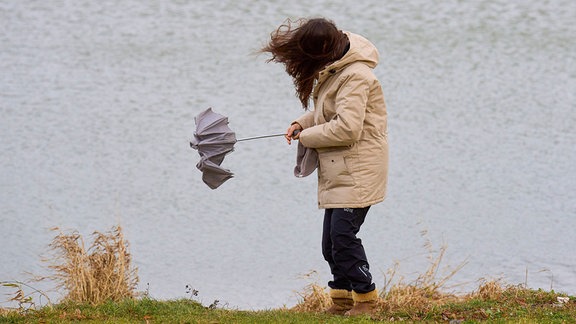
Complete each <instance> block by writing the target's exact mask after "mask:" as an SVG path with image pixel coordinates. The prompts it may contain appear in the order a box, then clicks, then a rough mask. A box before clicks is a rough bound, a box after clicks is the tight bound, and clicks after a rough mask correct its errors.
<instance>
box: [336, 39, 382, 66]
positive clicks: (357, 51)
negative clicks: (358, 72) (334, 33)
mask: <svg viewBox="0 0 576 324" xmlns="http://www.w3.org/2000/svg"><path fill="white" fill-rule="evenodd" d="M344 34H346V36H348V39H349V40H350V49H349V50H348V52H346V54H345V55H344V56H343V57H342V58H341V59H340V60H338V61H336V62H334V63H332V64H330V65H328V66H327V67H326V70H332V69H336V70H339V69H341V68H343V67H344V66H346V65H348V64H351V63H355V62H362V63H364V64H366V65H367V66H368V67H370V68H372V69H373V68H375V67H376V65H378V61H379V54H378V49H376V46H374V44H372V43H371V42H370V41H369V40H367V39H366V38H364V37H362V36H360V35H358V34H354V33H351V32H347V31H345V32H344Z"/></svg>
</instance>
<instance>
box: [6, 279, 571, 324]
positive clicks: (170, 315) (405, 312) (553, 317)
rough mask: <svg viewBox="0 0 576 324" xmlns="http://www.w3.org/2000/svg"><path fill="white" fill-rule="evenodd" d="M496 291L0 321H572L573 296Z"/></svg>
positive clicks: (148, 303) (190, 304)
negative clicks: (400, 300)
mask: <svg viewBox="0 0 576 324" xmlns="http://www.w3.org/2000/svg"><path fill="white" fill-rule="evenodd" d="M489 285H493V284H492V283H490V284H489ZM482 289H484V288H482ZM501 289H502V291H501V292H500V293H499V294H498V295H496V296H492V297H490V296H483V295H482V294H480V293H478V292H477V293H476V294H474V296H470V297H469V298H464V299H462V300H454V301H453V302H448V303H445V304H436V305H434V306H433V307H430V308H429V309H427V312H424V313H423V312H421V309H414V310H409V309H399V310H395V311H389V310H385V309H381V310H380V312H379V313H378V314H377V315H376V316H375V317H374V318H370V317H360V318H346V317H342V316H330V315H325V314H322V313H319V312H316V311H301V310H300V311H295V310H293V309H276V310H264V311H240V310H233V309H219V308H209V307H204V306H202V305H201V304H200V303H198V302H196V301H193V300H190V299H180V300H171V301H158V300H152V299H147V298H144V299H139V300H136V299H126V300H122V301H118V302H112V301H109V302H105V303H103V304H101V305H97V306H94V305H90V304H79V303H73V302H67V303H61V304H58V305H55V306H54V307H43V308H41V309H39V310H36V311H31V312H28V313H27V314H20V313H18V312H16V311H10V312H5V313H4V314H2V313H0V323H72V322H83V323H373V322H374V321H379V322H383V323H388V322H392V321H394V322H397V321H406V322H450V321H452V322H453V323H473V322H487V323H576V306H575V305H576V300H575V299H574V298H573V297H572V298H571V299H570V300H569V301H568V302H567V303H564V304H560V303H559V302H558V300H557V297H558V295H557V294H555V293H553V292H544V291H541V290H529V289H524V288H519V287H508V288H502V287H501ZM382 303H383V304H385V303H386V300H383V301H382ZM560 305H562V306H560Z"/></svg>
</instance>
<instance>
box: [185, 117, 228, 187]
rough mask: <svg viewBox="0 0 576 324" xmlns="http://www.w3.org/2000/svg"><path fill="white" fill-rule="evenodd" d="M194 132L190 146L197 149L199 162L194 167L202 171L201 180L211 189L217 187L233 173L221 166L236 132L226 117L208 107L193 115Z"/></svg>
mask: <svg viewBox="0 0 576 324" xmlns="http://www.w3.org/2000/svg"><path fill="white" fill-rule="evenodd" d="M194 122H195V123H196V132H194V137H193V138H192V140H191V141H190V146H191V147H192V148H193V149H195V150H198V154H200V162H198V164H196V167H197V168H198V169H199V170H200V171H202V181H204V183H206V184H207V185H208V187H210V188H211V189H216V188H218V187H219V186H220V185H221V184H223V183H224V182H225V181H226V180H228V179H230V178H232V177H233V176H234V174H233V173H232V172H230V170H228V169H225V168H223V167H221V166H220V165H221V164H222V161H224V157H225V156H226V154H228V153H230V152H232V151H234V144H236V134H235V133H234V132H233V131H232V130H231V129H230V127H229V126H228V117H225V116H223V115H220V114H217V113H215V112H213V111H212V108H208V109H206V110H204V111H203V112H201V113H199V114H198V115H197V116H196V117H194Z"/></svg>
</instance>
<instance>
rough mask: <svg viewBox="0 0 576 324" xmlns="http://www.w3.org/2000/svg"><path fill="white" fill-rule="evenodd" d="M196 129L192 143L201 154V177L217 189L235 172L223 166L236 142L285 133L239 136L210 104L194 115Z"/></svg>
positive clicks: (198, 166) (199, 164) (212, 187)
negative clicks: (225, 158)
mask: <svg viewBox="0 0 576 324" xmlns="http://www.w3.org/2000/svg"><path fill="white" fill-rule="evenodd" d="M194 122H195V123H196V131H195V132H194V136H193V138H192V140H191V141H190V146H191V147H192V148H193V149H195V150H197V151H198V154H200V162H198V164H196V167H197V168H198V169H199V170H200V171H202V181H204V183H205V184H207V185H208V187H210V188H211V189H216V188H218V187H219V186H220V185H222V184H223V183H224V182H225V181H226V180H228V179H230V178H232V177H233V176H234V173H232V172H231V171H230V170H228V169H225V168H223V167H222V166H221V164H222V161H224V157H225V156H226V154H228V153H230V152H232V151H234V144H236V142H240V141H247V140H253V139H259V138H266V137H273V136H284V134H273V135H262V136H254V137H248V138H242V139H236V134H235V133H234V132H233V131H232V130H231V129H230V127H229V126H228V117H226V116H223V115H220V114H217V113H215V112H214V111H212V108H208V109H206V110H204V111H203V112H201V113H199V114H198V115H197V116H196V117H194Z"/></svg>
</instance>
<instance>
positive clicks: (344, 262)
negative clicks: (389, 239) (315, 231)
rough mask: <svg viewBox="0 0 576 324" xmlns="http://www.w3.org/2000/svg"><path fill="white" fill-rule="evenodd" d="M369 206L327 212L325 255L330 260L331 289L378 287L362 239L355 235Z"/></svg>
mask: <svg viewBox="0 0 576 324" xmlns="http://www.w3.org/2000/svg"><path fill="white" fill-rule="evenodd" d="M369 208H370V207H365V208H355V209H351V208H334V209H326V211H325V213H324V228H323V232H322V254H323V255H324V259H325V260H326V261H327V262H328V265H329V266H330V270H331V272H332V275H333V280H332V281H330V282H328V286H329V287H330V288H332V289H346V290H354V291H355V292H357V293H366V292H370V291H372V290H374V289H375V285H374V284H373V283H372V275H371V274H370V266H369V264H368V261H367V258H366V253H365V251H364V246H363V245H362V241H361V240H360V239H359V238H357V237H356V234H358V231H359V230H360V226H361V225H362V224H363V223H364V219H365V217H366V214H367V213H368V210H369Z"/></svg>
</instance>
